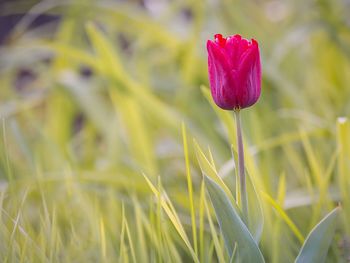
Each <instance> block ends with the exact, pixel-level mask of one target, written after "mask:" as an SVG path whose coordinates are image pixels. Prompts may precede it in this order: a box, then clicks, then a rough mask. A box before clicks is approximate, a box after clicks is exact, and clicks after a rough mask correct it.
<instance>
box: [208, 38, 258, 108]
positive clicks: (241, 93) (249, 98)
mask: <svg viewBox="0 0 350 263" xmlns="http://www.w3.org/2000/svg"><path fill="white" fill-rule="evenodd" d="M207 50H208V71H209V81H210V89H211V94H212V96H213V99H214V101H215V103H216V104H217V105H218V106H219V107H220V108H222V109H225V110H235V109H243V108H247V107H249V106H251V105H253V104H254V103H255V102H256V101H257V100H258V99H259V97H260V90H261V64H260V54H259V46H258V43H257V42H256V41H255V40H254V39H252V40H250V41H249V40H247V39H245V38H242V37H241V36H240V35H234V36H229V37H227V38H224V37H223V36H222V35H220V34H216V35H215V36H214V40H208V41H207Z"/></svg>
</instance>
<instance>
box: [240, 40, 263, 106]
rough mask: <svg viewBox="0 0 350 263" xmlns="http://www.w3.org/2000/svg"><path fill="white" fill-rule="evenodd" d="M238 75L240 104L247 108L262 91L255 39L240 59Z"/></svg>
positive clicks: (258, 56)
mask: <svg viewBox="0 0 350 263" xmlns="http://www.w3.org/2000/svg"><path fill="white" fill-rule="evenodd" d="M237 75H238V83H239V86H238V91H237V96H238V98H239V104H240V106H241V107H242V108H246V107H249V106H251V105H253V104H254V103H255V102H256V101H257V100H258V98H259V97H260V92H261V63H260V55H259V48H258V45H257V43H256V42H255V41H254V40H253V41H252V43H251V45H250V46H249V48H248V49H247V50H246V52H244V54H243V55H242V57H241V59H240V64H239V66H238V74H237Z"/></svg>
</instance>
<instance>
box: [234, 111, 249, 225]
mask: <svg viewBox="0 0 350 263" xmlns="http://www.w3.org/2000/svg"><path fill="white" fill-rule="evenodd" d="M234 112H235V117H236V128H237V147H238V175H239V186H240V193H241V202H242V212H243V221H244V222H245V223H246V224H248V198H247V187H246V180H245V171H244V149H243V140H242V128H241V117H240V110H239V109H236V110H235V111H234Z"/></svg>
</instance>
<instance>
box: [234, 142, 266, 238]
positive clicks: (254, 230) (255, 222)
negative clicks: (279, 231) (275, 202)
mask: <svg viewBox="0 0 350 263" xmlns="http://www.w3.org/2000/svg"><path fill="white" fill-rule="evenodd" d="M232 155H233V159H234V161H235V171H236V173H235V176H236V182H238V180H239V177H238V173H237V167H238V165H237V160H238V155H237V152H236V151H235V150H234V149H232ZM245 175H246V182H247V196H248V199H249V200H248V211H249V213H248V215H249V216H248V217H249V220H248V229H249V231H250V232H251V234H252V236H253V237H254V240H255V241H256V242H257V243H258V242H259V241H260V238H261V235H262V231H263V227H264V214H263V211H262V207H261V201H260V198H259V195H258V193H257V191H256V189H255V186H254V183H253V180H252V178H251V176H250V174H249V172H248V170H247V169H245ZM236 184H237V185H238V183H236ZM236 191H237V192H238V191H239V188H237V190H236ZM238 197H239V194H238V193H237V199H238Z"/></svg>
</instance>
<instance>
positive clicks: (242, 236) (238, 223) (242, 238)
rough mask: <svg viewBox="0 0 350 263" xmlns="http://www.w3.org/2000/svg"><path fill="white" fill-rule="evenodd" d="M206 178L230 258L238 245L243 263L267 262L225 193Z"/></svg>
mask: <svg viewBox="0 0 350 263" xmlns="http://www.w3.org/2000/svg"><path fill="white" fill-rule="evenodd" d="M204 178H205V183H206V186H207V190H208V192H209V196H210V200H211V202H212V204H213V207H214V210H215V214H216V218H217V220H218V223H219V225H220V230H221V233H222V235H223V237H224V240H225V246H226V249H227V251H228V254H229V256H230V257H231V256H232V254H233V251H234V248H235V244H237V252H238V256H239V259H240V261H241V262H255V263H259V262H265V261H264V257H263V255H262V253H261V251H260V249H259V247H258V245H257V243H256V242H255V240H254V238H253V237H252V235H251V233H250V232H249V230H248V228H247V227H246V225H245V224H244V223H243V221H242V220H241V218H240V217H239V215H238V214H239V213H238V211H236V210H235V209H234V207H233V206H232V203H231V202H230V199H229V198H228V197H227V195H226V194H225V192H224V191H223V190H222V188H221V187H220V186H219V185H218V184H217V183H215V182H214V181H213V180H212V179H210V178H209V177H208V176H206V175H204Z"/></svg>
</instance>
